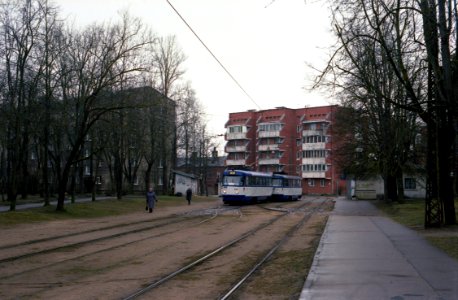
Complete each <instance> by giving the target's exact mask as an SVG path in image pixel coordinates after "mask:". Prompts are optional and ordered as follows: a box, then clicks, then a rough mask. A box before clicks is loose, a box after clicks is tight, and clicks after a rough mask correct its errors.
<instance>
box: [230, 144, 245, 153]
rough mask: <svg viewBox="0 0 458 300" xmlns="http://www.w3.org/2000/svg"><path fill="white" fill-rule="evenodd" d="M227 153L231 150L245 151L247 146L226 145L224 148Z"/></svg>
mask: <svg viewBox="0 0 458 300" xmlns="http://www.w3.org/2000/svg"><path fill="white" fill-rule="evenodd" d="M224 151H226V152H227V153H231V152H246V151H247V146H246V145H245V146H226V148H225V149H224Z"/></svg>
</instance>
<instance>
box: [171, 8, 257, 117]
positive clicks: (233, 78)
mask: <svg viewBox="0 0 458 300" xmlns="http://www.w3.org/2000/svg"><path fill="white" fill-rule="evenodd" d="M166 1H167V3H168V4H169V5H170V7H171V8H172V9H173V10H174V11H175V13H176V14H177V15H178V16H179V17H180V19H181V20H182V21H183V22H184V23H185V24H186V26H187V27H188V28H189V30H191V32H192V33H193V34H194V36H195V37H196V38H197V39H198V40H199V42H200V43H201V44H202V45H203V46H204V47H205V49H207V51H208V52H209V53H210V54H211V56H212V57H213V58H214V59H215V60H216V61H217V62H218V64H219V65H220V66H221V68H223V70H224V71H225V72H226V74H227V75H229V77H230V78H231V79H232V80H233V81H234V82H235V83H236V84H237V86H238V87H239V88H240V89H241V90H242V91H243V93H244V94H245V95H246V96H247V97H248V98H249V99H250V100H251V102H253V103H254V104H255V105H256V106H257V107H258V108H259V109H261V107H260V106H259V105H258V103H256V101H254V99H253V98H252V97H251V96H250V94H248V92H247V91H246V90H245V89H244V88H243V86H242V85H241V84H240V83H239V82H238V80H237V79H236V78H235V77H234V76H233V75H232V74H231V72H229V70H228V69H227V68H226V67H225V66H224V65H223V64H222V63H221V61H220V60H219V59H218V58H217V57H216V56H215V54H213V52H212V51H211V50H210V48H208V47H207V45H206V44H205V43H204V41H202V39H201V38H200V37H199V35H198V34H197V33H196V32H195V31H194V29H193V28H192V27H191V25H189V23H188V22H186V20H185V19H184V18H183V16H182V15H181V14H180V13H179V12H178V10H177V9H176V8H175V7H174V6H173V4H172V3H171V2H170V1H169V0H166Z"/></svg>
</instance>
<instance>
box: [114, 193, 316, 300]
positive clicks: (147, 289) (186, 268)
mask: <svg viewBox="0 0 458 300" xmlns="http://www.w3.org/2000/svg"><path fill="white" fill-rule="evenodd" d="M324 203H325V201H324V202H323V203H321V204H320V205H319V207H317V208H315V209H313V210H312V211H310V212H309V213H308V214H307V215H306V216H308V217H304V218H303V220H302V221H301V222H300V223H299V224H298V225H296V226H295V227H294V228H293V229H292V230H290V231H289V232H288V233H287V234H286V235H285V237H284V238H283V239H282V240H281V241H280V242H279V243H277V244H276V246H275V247H274V248H272V249H271V250H270V251H269V253H268V255H266V257H265V258H264V259H263V260H261V263H258V264H257V266H256V268H258V267H259V266H260V265H262V263H264V262H265V260H267V259H268V258H269V257H270V256H271V255H272V254H273V253H274V252H275V250H276V249H278V248H279V247H280V246H281V245H282V244H283V243H284V242H285V240H286V237H287V236H289V235H290V234H292V232H294V231H295V230H297V228H299V227H300V226H302V225H303V224H304V223H305V222H306V220H307V219H308V218H309V217H310V215H311V214H312V213H313V212H314V211H316V210H317V209H319V208H320V207H321V206H322V205H323V204H324ZM309 204H310V203H307V202H306V203H304V204H302V205H300V206H299V207H298V208H294V209H282V208H279V207H277V208H272V207H267V206H265V205H259V207H261V208H263V209H266V210H271V211H274V212H278V213H281V214H280V215H278V216H275V217H274V218H272V219H271V220H269V221H268V222H265V223H263V224H260V225H259V226H257V227H255V228H253V229H251V230H249V231H247V232H246V233H244V234H242V235H241V236H239V237H237V238H235V239H233V240H231V241H229V242H227V243H225V244H223V245H221V246H219V247H217V248H215V249H213V250H211V251H209V252H208V253H206V254H205V255H203V256H201V257H199V258H198V259H196V260H194V261H192V262H191V263H189V264H187V265H185V266H183V267H181V268H179V269H178V270H176V271H173V272H171V273H169V274H167V275H164V276H163V277H161V278H160V279H157V280H154V281H152V282H150V283H144V284H143V286H144V287H143V288H141V289H138V290H136V291H135V292H133V293H131V294H130V295H128V296H126V297H124V298H123V300H133V299H137V298H139V297H141V296H144V295H149V294H148V293H149V292H150V291H152V290H153V289H155V288H157V287H159V286H161V285H163V284H165V283H166V282H168V281H169V280H171V279H173V278H174V277H176V276H178V275H180V274H183V273H184V272H187V271H190V270H191V269H192V268H194V267H195V266H198V265H200V264H202V263H204V262H205V261H207V260H209V259H211V258H212V257H214V256H216V255H218V254H222V253H223V252H224V251H225V250H227V249H229V248H231V247H233V246H235V245H236V244H237V243H239V242H241V241H243V240H245V239H247V238H248V237H250V236H252V235H254V234H256V233H257V232H259V231H260V230H263V229H265V228H267V227H268V226H270V225H272V224H274V223H275V222H277V221H278V220H280V219H282V218H283V217H285V216H287V215H289V214H290V213H292V212H295V211H297V210H300V209H301V208H304V207H305V206H307V205H309ZM254 271H255V269H254V270H253V271H250V273H249V275H247V276H246V278H248V277H250V276H251V274H252V273H254ZM246 278H245V279H244V280H246ZM244 280H243V281H244ZM242 283H243V282H241V283H238V284H237V287H235V288H234V287H233V288H231V289H230V293H228V297H229V296H230V294H232V292H233V291H232V289H233V290H234V291H235V290H236V289H237V288H238V286H240V285H241V284H242Z"/></svg>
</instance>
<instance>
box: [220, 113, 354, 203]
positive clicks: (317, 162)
mask: <svg viewBox="0 0 458 300" xmlns="http://www.w3.org/2000/svg"><path fill="white" fill-rule="evenodd" d="M337 109H338V106H336V105H331V106H320V107H310V108H299V109H290V108H286V107H277V108H275V109H268V110H260V111H256V110H249V111H245V112H236V113H230V114H229V120H228V121H227V123H226V125H225V128H226V135H225V138H226V141H227V143H226V146H225V151H226V153H227V159H226V163H225V165H226V167H227V168H233V169H237V168H248V169H251V170H255V171H260V172H285V173H287V174H290V175H297V176H301V177H302V179H303V180H302V190H303V192H304V193H305V194H341V193H344V192H345V189H346V182H345V179H344V178H343V176H342V175H341V172H340V168H339V166H338V165H337V164H336V162H335V161H334V160H333V152H334V149H335V148H336V146H337V145H336V144H335V143H334V142H333V138H334V137H333V125H334V121H335V112H336V110H337Z"/></svg>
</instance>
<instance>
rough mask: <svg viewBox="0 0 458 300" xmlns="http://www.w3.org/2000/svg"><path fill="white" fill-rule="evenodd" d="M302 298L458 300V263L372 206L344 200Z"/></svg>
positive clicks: (328, 228)
mask: <svg viewBox="0 0 458 300" xmlns="http://www.w3.org/2000/svg"><path fill="white" fill-rule="evenodd" d="M300 299H303V300H310V299H314V300H317V299H318V300H334V299H358V300H359V299H364V300H366V299H367V300H373V299H389V300H403V299H416V300H417V299H418V300H420V299H428V300H429V299H441V300H449V299H450V300H452V299H457V300H458V261H457V260H455V259H453V258H451V257H449V256H448V255H446V254H445V253H444V252H442V251H441V250H438V249H437V248H435V247H433V246H430V245H429V244H428V243H427V242H426V241H425V240H424V239H423V238H422V237H421V236H420V235H419V234H417V233H416V232H415V231H413V230H410V229H408V228H406V227H404V226H402V225H399V224H398V223H396V222H393V221H391V220H390V219H389V218H386V217H382V216H380V215H379V214H378V210H377V209H376V208H375V207H374V206H373V205H372V204H371V203H370V202H368V201H357V200H346V199H343V198H339V199H338V200H337V202H336V207H335V209H334V212H333V214H332V215H331V216H330V218H329V220H328V224H327V225H326V229H325V232H324V233H323V236H322V238H321V241H320V245H319V247H318V251H317V253H316V255H315V258H314V261H313V266H312V269H311V270H310V273H309V276H308V277H307V281H306V282H305V284H304V288H303V291H302V294H301V296H300Z"/></svg>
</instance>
